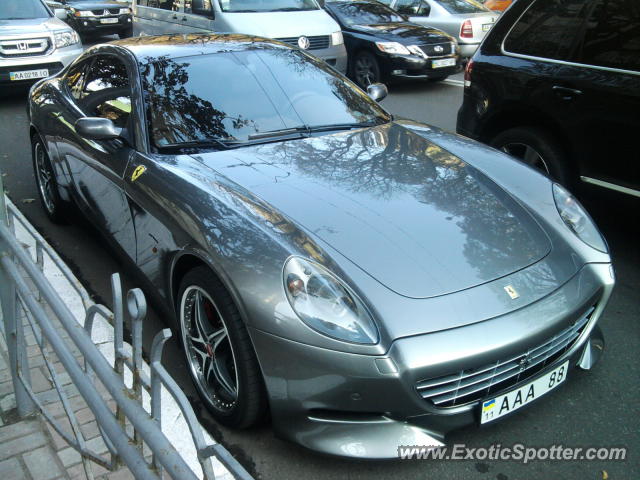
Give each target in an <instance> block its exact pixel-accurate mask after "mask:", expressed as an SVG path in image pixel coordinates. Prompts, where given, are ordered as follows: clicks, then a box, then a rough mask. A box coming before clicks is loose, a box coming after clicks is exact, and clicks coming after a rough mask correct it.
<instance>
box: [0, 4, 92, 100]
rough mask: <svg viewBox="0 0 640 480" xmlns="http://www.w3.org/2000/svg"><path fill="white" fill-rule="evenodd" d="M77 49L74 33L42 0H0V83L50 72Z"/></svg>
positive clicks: (79, 49)
mask: <svg viewBox="0 0 640 480" xmlns="http://www.w3.org/2000/svg"><path fill="white" fill-rule="evenodd" d="M61 12H63V11H61ZM65 15H66V13H65ZM81 53H82V44H81V43H80V38H79V37H78V34H77V33H76V32H75V31H74V30H73V29H71V27H69V25H67V24H66V23H64V22H63V21H62V20H60V19H59V18H56V16H55V15H54V13H53V12H52V11H51V10H50V9H49V7H47V6H46V5H45V4H44V3H43V2H42V0H20V1H15V0H12V1H0V87H4V86H7V85H14V84H16V85H17V84H25V83H29V82H33V81H34V80H38V79H40V78H44V77H48V76H49V75H53V74H54V73H57V72H59V71H60V70H62V69H63V68H64V67H65V66H66V65H68V64H69V63H71V61H73V60H74V59H75V58H76V57H77V56H78V55H80V54H81Z"/></svg>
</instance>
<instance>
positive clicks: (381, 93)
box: [367, 83, 389, 102]
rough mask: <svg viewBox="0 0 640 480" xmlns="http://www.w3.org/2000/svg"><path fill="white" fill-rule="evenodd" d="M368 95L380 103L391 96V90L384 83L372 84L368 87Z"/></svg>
mask: <svg viewBox="0 0 640 480" xmlns="http://www.w3.org/2000/svg"><path fill="white" fill-rule="evenodd" d="M367 95H369V96H370V97H371V98H372V99H374V100H375V101H376V102H379V101H381V100H384V99H385V98H386V97H387V95H389V90H388V89H387V86H386V85H385V84H384V83H372V84H371V85H369V86H368V87H367Z"/></svg>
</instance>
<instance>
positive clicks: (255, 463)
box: [0, 83, 640, 480]
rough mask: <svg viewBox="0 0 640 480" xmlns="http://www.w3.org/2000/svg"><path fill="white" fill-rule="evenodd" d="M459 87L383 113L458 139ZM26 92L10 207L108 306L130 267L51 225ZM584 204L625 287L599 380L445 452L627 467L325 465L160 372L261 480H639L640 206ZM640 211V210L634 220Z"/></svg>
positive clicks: (0, 118)
mask: <svg viewBox="0 0 640 480" xmlns="http://www.w3.org/2000/svg"><path fill="white" fill-rule="evenodd" d="M461 100H462V89H461V88H460V87H459V86H456V85H453V84H447V83H442V84H413V85H411V84H408V85H402V86H395V87H392V89H391V95H390V96H389V98H388V99H386V100H385V101H384V102H383V105H384V106H385V107H386V108H387V109H389V110H390V111H391V112H392V113H394V114H396V115H400V116H403V117H408V118H413V119H416V120H420V121H425V122H427V123H431V124H433V125H437V126H440V127H442V128H444V129H446V130H454V128H455V115H456V112H457V109H458V107H459V105H460V103H461ZM25 102H26V92H13V93H11V94H10V95H8V96H5V97H3V98H0V170H2V172H3V174H4V175H5V176H4V178H3V180H4V182H5V187H6V189H7V190H8V191H9V196H10V197H11V199H12V200H13V201H14V202H15V203H16V204H17V205H18V206H19V208H20V209H21V210H22V212H23V213H24V214H25V215H26V216H27V218H29V220H30V221H31V222H32V223H33V224H34V225H35V226H36V228H37V229H38V230H39V231H40V232H41V233H42V234H43V235H44V236H45V238H47V240H48V241H49V242H50V243H51V244H52V245H53V246H54V247H55V248H56V249H57V250H58V251H59V252H60V254H61V255H62V256H63V258H64V259H66V260H67V261H68V263H69V264H70V266H71V268H72V269H73V270H74V272H75V273H76V275H77V276H78V277H79V278H80V279H81V280H82V281H83V283H84V284H85V286H86V287H87V289H88V290H89V291H90V292H91V293H92V294H93V295H94V296H95V299H96V300H97V301H101V302H104V303H106V304H107V305H110V300H109V298H110V293H109V288H110V287H109V275H110V274H111V273H112V272H116V271H119V272H121V273H122V275H123V279H124V281H125V285H126V286H127V287H133V286H135V283H134V281H133V280H132V279H131V276H130V275H129V273H128V272H129V267H128V266H127V265H123V264H122V263H121V262H120V260H119V259H118V258H117V257H116V256H115V255H114V254H113V253H112V252H111V251H110V250H109V248H108V247H107V246H106V245H105V243H104V242H103V241H102V240H101V239H100V238H99V237H98V236H97V234H96V233H95V231H94V230H93V229H92V228H91V227H90V226H88V225H87V224H86V222H84V221H82V220H81V219H79V218H77V217H73V222H72V223H71V224H69V225H65V226H56V225H53V224H51V223H50V222H49V221H48V220H47V218H46V217H45V215H44V214H43V212H42V210H41V207H40V205H39V203H38V201H37V200H36V201H32V200H33V199H37V194H36V189H35V184H34V179H33V173H32V164H31V156H30V151H29V138H28V125H27V119H26V113H25ZM584 200H585V203H586V204H587V206H588V208H589V209H591V211H592V214H593V215H594V217H595V219H596V221H597V222H598V223H599V225H600V226H601V228H602V230H603V231H604V233H605V236H606V237H607V239H608V241H609V243H610V245H611V249H612V252H613V257H614V264H615V266H616V270H617V275H618V283H617V286H616V289H615V291H614V294H613V296H612V299H611V302H610V304H609V307H608V308H607V310H606V312H605V314H604V316H603V318H602V320H601V326H602V328H603V331H604V333H605V337H606V341H607V348H606V351H605V355H604V357H603V359H602V361H601V362H600V363H599V364H598V365H597V367H596V368H595V369H594V370H593V371H591V372H579V371H572V372H571V374H570V376H569V379H568V381H567V383H566V384H565V385H564V386H563V387H562V388H560V389H558V390H556V391H554V392H553V393H551V394H549V395H548V396H547V397H545V399H544V400H542V401H540V402H537V403H536V404H535V405H533V406H531V407H530V408H528V409H525V410H524V411H522V412H521V414H519V415H516V416H514V417H511V418H510V419H508V420H507V421H503V422H498V423H496V424H493V425H490V426H487V427H485V428H475V427H474V428H468V429H465V430H463V431H460V432H457V433H455V434H453V435H451V436H450V437H449V438H448V443H449V444H452V443H464V444H466V445H467V446H470V447H489V446H490V445H492V444H500V445H502V446H510V445H513V444H516V443H522V444H525V445H526V446H536V447H542V446H551V445H559V444H562V445H565V446H577V447H590V446H595V447H608V446H624V447H627V448H628V449H629V451H628V454H627V455H628V457H627V460H626V461H625V462H608V461H592V462H573V461H572V462H549V461H546V462H543V461H539V462H533V463H530V464H527V465H524V464H521V463H515V462H505V461H490V460H484V461H458V462H447V461H424V460H423V461H390V462H389V461H387V462H361V461H350V460H344V459H336V458H328V457H325V456H321V455H317V454H315V453H312V452H309V451H306V450H304V449H302V448H301V447H298V446H296V445H291V444H289V443H286V442H283V441H280V440H278V439H276V438H275V437H274V436H273V433H272V429H271V427H270V425H269V424H266V425H263V426H261V427H259V428H255V429H252V430H248V431H242V432H236V431H231V430H229V429H226V428H223V427H220V426H218V425H217V424H216V423H215V422H213V421H212V419H211V418H210V416H209V415H208V414H207V413H206V412H204V411H203V410H202V408H201V404H200V402H199V401H198V400H197V398H196V395H195V392H194V389H193V387H192V385H191V383H190V381H189V380H188V374H187V371H186V368H185V366H184V364H183V361H182V355H181V352H180V351H179V350H178V349H177V346H176V343H175V342H174V341H172V342H171V343H170V345H169V346H168V348H167V349H166V350H165V356H164V359H163V363H164V364H165V365H166V366H167V368H168V369H169V371H170V373H171V374H172V375H173V376H174V378H176V379H177V381H178V382H179V383H180V384H181V385H182V386H183V388H184V389H185V391H186V392H187V395H188V396H189V397H190V398H191V399H192V403H193V404H194V407H195V408H196V411H197V412H198V413H199V415H200V418H201V420H202V421H203V423H204V424H205V425H207V427H208V428H209V430H210V431H211V433H212V434H213V435H214V436H215V437H216V438H217V439H218V441H220V442H221V443H223V444H224V445H226V446H227V448H228V449H229V450H230V451H231V452H232V453H234V454H235V455H236V456H237V458H238V459H239V460H240V461H241V462H242V463H243V464H244V465H245V467H246V468H247V469H248V470H249V471H250V472H252V473H253V474H254V475H255V476H256V477H257V478H262V479H288V478H291V479H294V478H305V480H315V479H325V478H331V479H334V478H335V479H361V478H362V479H365V478H366V479H388V478H402V479H407V480H409V479H427V478H429V479H432V478H438V479H449V478H452V479H473V480H488V479H497V480H509V479H538V478H540V479H543V478H544V479H547V478H549V479H551V478H553V479H554V480H559V479H581V480H582V479H594V480H595V479H603V478H606V477H604V474H603V471H605V472H607V475H608V478H610V479H632V478H640V456H639V454H638V450H639V447H640V438H639V435H638V432H639V431H640V421H639V419H638V418H639V417H638V407H639V406H640V388H639V387H640V383H639V378H640V368H639V362H638V360H639V359H640V358H639V355H638V352H639V351H640V327H639V324H638V319H639V317H640V302H639V300H638V294H637V292H638V291H639V287H640V268H639V267H640V262H639V260H640V248H639V243H638V241H637V236H636V235H637V233H638V227H637V222H638V210H637V204H633V203H628V202H623V201H621V200H620V199H618V198H614V197H610V196H608V195H603V194H599V193H598V192H586V193H585V198H584ZM634 209H635V210H634ZM164 326H165V324H164V322H163V321H162V319H160V318H159V317H158V315H157V314H156V313H155V311H154V310H153V308H151V309H150V313H149V318H148V321H147V324H146V326H145V332H146V335H145V337H146V341H145V345H146V347H147V348H148V347H149V344H150V340H149V339H150V338H152V336H153V335H154V334H155V333H156V332H157V331H159V330H160V329H161V328H163V327H164Z"/></svg>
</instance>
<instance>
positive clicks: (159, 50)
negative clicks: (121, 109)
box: [89, 33, 291, 63]
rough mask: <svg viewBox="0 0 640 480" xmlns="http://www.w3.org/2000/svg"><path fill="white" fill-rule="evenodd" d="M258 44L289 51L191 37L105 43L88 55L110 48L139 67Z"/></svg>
mask: <svg viewBox="0 0 640 480" xmlns="http://www.w3.org/2000/svg"><path fill="white" fill-rule="evenodd" d="M258 44H260V45H262V46H270V47H272V48H287V49H288V48H291V47H290V46H288V45H286V44H284V43H282V42H279V41H277V40H271V39H268V38H263V37H256V36H251V35H244V34H237V33H229V34H198V33H194V34H174V35H150V36H142V37H132V38H127V39H124V40H116V41H113V42H109V43H108V44H103V45H96V46H94V47H92V48H91V49H89V51H93V50H94V49H95V50H99V49H101V47H108V46H109V45H112V46H115V47H120V48H124V49H126V50H128V51H129V52H131V53H132V54H133V55H134V56H135V57H136V59H137V60H138V62H140V63H153V62H155V61H157V60H158V59H159V58H165V59H166V58H178V57H190V56H195V55H209V54H213V53H219V52H223V51H233V50H245V49H246V48H247V47H249V46H251V45H253V46H255V45H258Z"/></svg>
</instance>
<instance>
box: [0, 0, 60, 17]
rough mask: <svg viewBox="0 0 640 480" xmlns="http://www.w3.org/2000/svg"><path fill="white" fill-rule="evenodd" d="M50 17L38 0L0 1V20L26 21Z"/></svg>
mask: <svg viewBox="0 0 640 480" xmlns="http://www.w3.org/2000/svg"><path fill="white" fill-rule="evenodd" d="M50 16H51V15H50V14H49V11H48V10H47V9H46V8H45V6H44V5H43V4H42V2H41V1H40V0H0V20H27V19H31V18H49V17H50Z"/></svg>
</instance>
